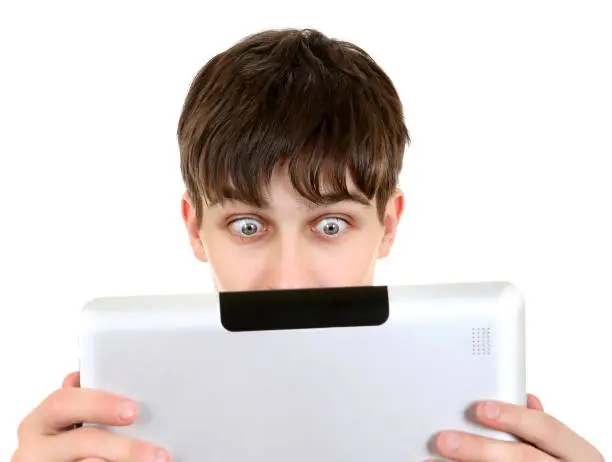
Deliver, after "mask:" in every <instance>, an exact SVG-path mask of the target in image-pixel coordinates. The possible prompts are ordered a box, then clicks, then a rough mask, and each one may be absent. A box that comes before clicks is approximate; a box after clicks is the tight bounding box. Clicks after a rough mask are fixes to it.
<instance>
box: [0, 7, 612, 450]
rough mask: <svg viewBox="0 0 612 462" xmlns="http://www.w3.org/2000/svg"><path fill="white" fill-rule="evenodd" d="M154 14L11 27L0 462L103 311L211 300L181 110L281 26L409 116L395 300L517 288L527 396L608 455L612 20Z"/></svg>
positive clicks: (13, 11)
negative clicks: (99, 305)
mask: <svg viewBox="0 0 612 462" xmlns="http://www.w3.org/2000/svg"><path fill="white" fill-rule="evenodd" d="M152 3H153V2H148V3H142V4H137V3H135V2H132V3H130V2H120V3H119V2H117V3H114V4H113V3H112V2H105V3H102V2H99V3H97V4H95V5H94V4H90V3H89V2H73V3H66V2H42V1H41V2H37V3H34V2H19V3H17V2H15V4H14V5H10V4H8V2H7V3H6V4H5V3H2V6H1V7H0V210H1V214H0V220H1V222H2V227H1V228H0V233H1V234H0V236H1V239H0V275H1V278H0V309H1V312H0V355H1V364H2V372H3V374H2V378H1V384H2V385H1V386H2V390H1V394H0V460H8V458H9V457H10V454H11V453H12V451H13V450H14V448H15V445H16V437H15V430H16V427H17V424H18V422H19V421H20V420H21V418H22V417H23V416H25V415H26V414H27V413H28V412H29V411H30V409H32V408H33V407H34V406H35V405H36V404H37V403H38V402H39V401H41V400H42V399H43V398H44V397H45V396H46V395H47V394H49V393H50V392H51V391H53V390H54V389H55V388H57V387H58V386H59V385H60V383H61V381H62V379H63V377H64V375H65V374H67V373H68V372H70V371H72V370H74V369H75V367H76V364H77V358H76V345H77V320H78V314H79V310H80V309H81V307H82V305H83V304H84V303H85V302H86V301H88V300H89V299H90V298H92V297H97V296H104V295H120V294H129V295H131V294H140V293H174V292H193V291H200V290H208V289H210V288H211V285H210V281H209V275H208V272H207V268H206V266H205V265H203V264H199V263H197V262H196V260H195V258H194V257H193V256H192V254H191V251H190V249H189V246H188V241H187V238H186V234H185V232H184V229H183V224H182V221H181V218H180V208H179V205H180V198H181V194H182V191H183V190H182V182H181V178H180V173H179V154H178V148H177V144H176V139H175V131H176V123H177V120H178V116H179V112H180V109H181V105H182V103H183V98H184V96H185V93H186V91H187V88H188V86H189V84H190V82H191V79H192V78H193V76H194V75H195V73H196V72H197V70H198V69H199V68H200V67H201V66H202V65H203V64H204V63H205V62H206V61H207V60H208V59H209V58H211V57H212V55H213V54H215V53H218V52H220V51H222V50H224V49H226V48H227V47H229V46H231V45H232V44H233V43H235V42H236V41H237V40H239V39H240V38H242V37H243V36H245V35H247V34H250V33H253V32H257V31H259V30H261V29H264V28H268V27H286V26H293V27H314V28H318V29H320V30H321V31H323V32H324V33H326V34H328V35H330V36H333V37H336V38H341V39H345V40H349V41H353V42H355V43H357V44H358V45H360V46H361V47H363V48H364V49H366V50H367V51H368V52H369V53H370V54H371V55H372V56H373V57H374V58H375V59H376V60H377V61H378V62H379V64H380V65H381V66H382V67H383V68H384V69H385V70H386V71H387V73H388V74H389V75H390V76H391V78H392V79H393V80H394V82H395V83H396V86H397V88H398V91H399V92H400V95H401V97H402V99H403V101H404V105H405V113H406V120H407V125H408V128H409V130H410V133H411V136H412V138H413V144H412V146H411V147H410V148H409V149H408V150H407V152H406V162H405V170H404V174H403V177H402V186H403V188H404V190H405V191H406V194H407V208H406V214H405V216H404V220H403V223H402V228H401V232H400V236H399V240H398V242H397V245H396V247H395V249H394V255H393V256H392V257H391V258H390V259H389V260H388V261H385V262H384V263H383V264H382V265H381V266H380V271H379V274H378V282H383V283H420V282H448V281H470V280H496V279H506V280H511V281H512V282H514V283H515V284H517V285H518V286H519V287H520V288H521V289H522V290H523V292H524V293H525V296H526V298H527V303H528V360H529V363H528V385H529V387H528V388H529V390H530V391H531V392H533V393H536V394H538V395H539V396H540V397H541V399H542V401H543V404H544V406H545V408H546V410H547V411H549V412H550V413H552V414H553V415H555V416H556V417H558V418H559V419H561V420H562V421H564V422H566V423H567V424H568V425H569V426H570V427H572V428H574V429H575V430H577V431H578V432H579V433H580V434H582V435H584V436H585V437H587V439H589V440H590V441H592V442H593V443H594V444H595V445H596V446H597V447H598V448H599V449H600V451H601V452H603V453H604V455H607V456H608V457H612V438H610V430H611V425H610V415H611V414H612V404H611V400H610V394H609V393H610V391H609V390H611V389H612V380H611V379H610V352H612V341H611V337H612V335H611V333H610V332H611V331H610V324H609V323H608V321H609V320H610V317H611V314H610V313H611V310H612V292H611V290H610V287H611V283H610V279H611V276H612V268H611V261H612V244H611V241H612V224H611V218H612V205H611V202H612V181H610V176H611V173H612V170H611V162H612V160H611V155H612V141H611V138H612V137H611V135H612V133H611V127H612V109H611V108H612V91H611V83H610V82H612V71H611V69H610V66H611V64H612V61H611V51H610V44H612V28H611V27H610V24H611V23H612V15H611V14H610V12H609V9H608V8H609V5H606V4H605V3H604V2H601V3H590V2H571V4H570V2H567V3H565V2H529V3H525V5H522V6H521V5H519V4H517V3H515V2H504V3H501V2H486V1H482V2H478V3H474V2H446V3H440V2H432V1H429V2H419V3H418V4H416V3H412V2H408V3H407V2H404V3H403V6H399V4H397V5H394V4H392V3H390V2H383V1H377V2H373V3H371V4H369V5H368V6H363V7H362V6H359V5H357V4H356V3H355V2H331V1H326V2H312V1H311V2H299V3H295V4H290V2H286V3H280V2H279V3H277V4H273V3H272V2H262V1H259V2H252V4H251V5H246V4H245V5H240V4H238V3H236V2H224V4H223V5H222V6H214V7H212V6H210V5H206V4H205V3H206V2H200V3H199V4H198V3H194V4H185V3H180V2H166V4H165V5H164V6H163V7H162V6H154V5H153V4H152ZM214 3H215V4H216V3H218V2H214ZM222 3H223V2H222ZM15 5H18V6H15ZM606 351H607V352H608V353H607V354H606V353H605V352H606Z"/></svg>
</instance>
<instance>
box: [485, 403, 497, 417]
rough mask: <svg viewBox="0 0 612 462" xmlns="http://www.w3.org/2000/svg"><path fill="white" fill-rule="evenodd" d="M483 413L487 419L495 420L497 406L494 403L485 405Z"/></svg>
mask: <svg viewBox="0 0 612 462" xmlns="http://www.w3.org/2000/svg"><path fill="white" fill-rule="evenodd" d="M484 412H485V415H486V416H487V418H489V419H497V418H498V417H499V406H498V405H497V404H496V403H492V402H488V403H485V406H484Z"/></svg>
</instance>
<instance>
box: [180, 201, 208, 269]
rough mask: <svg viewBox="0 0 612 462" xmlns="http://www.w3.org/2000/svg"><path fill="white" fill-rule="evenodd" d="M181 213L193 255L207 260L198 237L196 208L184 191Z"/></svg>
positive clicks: (203, 260) (201, 259)
mask: <svg viewBox="0 0 612 462" xmlns="http://www.w3.org/2000/svg"><path fill="white" fill-rule="evenodd" d="M181 214H182V216H183V221H184V222H185V227H186V228H187V235H188V236H189V244H190V245H191V250H193V254H194V255H195V257H196V258H197V259H198V260H200V261H202V262H206V261H208V258H207V257H206V252H205V251H204V246H203V245H202V239H201V238H200V230H199V228H198V219H197V217H196V210H195V207H194V206H193V203H192V202H191V199H190V198H189V194H188V193H187V192H185V194H183V199H182V201H181Z"/></svg>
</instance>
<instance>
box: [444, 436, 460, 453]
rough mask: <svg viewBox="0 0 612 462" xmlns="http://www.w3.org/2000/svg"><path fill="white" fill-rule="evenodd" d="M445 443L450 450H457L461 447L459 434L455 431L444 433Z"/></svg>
mask: <svg viewBox="0 0 612 462" xmlns="http://www.w3.org/2000/svg"><path fill="white" fill-rule="evenodd" d="M444 445H445V446H446V448H447V449H448V450H449V451H456V450H457V449H459V435H458V434H457V433H453V432H449V433H447V434H446V435H444Z"/></svg>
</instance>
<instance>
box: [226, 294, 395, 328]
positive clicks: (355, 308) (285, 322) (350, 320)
mask: <svg viewBox="0 0 612 462" xmlns="http://www.w3.org/2000/svg"><path fill="white" fill-rule="evenodd" d="M219 297H220V302H221V323H222V324H223V327H225V328H226V329H227V330H229V331H231V332H245V331H261V330H285V329H315V328H322V327H351V326H378V325H381V324H384V323H385V322H386V321H387V319H388V318H389V297H388V293H387V287H386V286H367V287H342V288H326V289H321V288H317V289H295V290H266V291H249V292H221V293H220V294H219Z"/></svg>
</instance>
